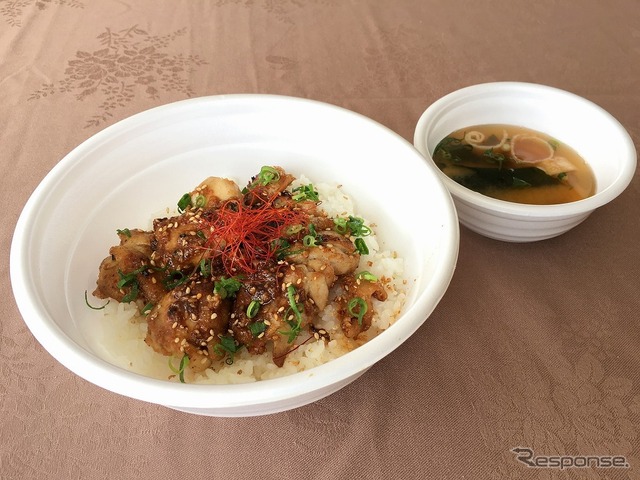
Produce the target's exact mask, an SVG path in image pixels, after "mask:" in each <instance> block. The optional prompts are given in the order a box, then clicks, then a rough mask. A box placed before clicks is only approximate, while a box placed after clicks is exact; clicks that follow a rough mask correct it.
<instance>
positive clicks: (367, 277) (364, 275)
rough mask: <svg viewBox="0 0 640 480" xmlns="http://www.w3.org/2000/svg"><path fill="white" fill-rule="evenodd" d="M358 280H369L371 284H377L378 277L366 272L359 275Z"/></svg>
mask: <svg viewBox="0 0 640 480" xmlns="http://www.w3.org/2000/svg"><path fill="white" fill-rule="evenodd" d="M356 278H361V279H363V280H368V281H369V282H377V281H378V277H376V276H375V275H374V274H373V273H369V272H367V271H366V270H365V271H362V272H360V273H358V274H357V275H356Z"/></svg>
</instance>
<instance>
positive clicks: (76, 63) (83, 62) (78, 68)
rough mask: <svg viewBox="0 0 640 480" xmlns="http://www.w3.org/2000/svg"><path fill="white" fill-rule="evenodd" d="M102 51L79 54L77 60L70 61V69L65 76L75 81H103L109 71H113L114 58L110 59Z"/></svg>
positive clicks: (68, 68)
mask: <svg viewBox="0 0 640 480" xmlns="http://www.w3.org/2000/svg"><path fill="white" fill-rule="evenodd" d="M101 52H104V50H102V51H98V52H94V53H93V54H91V53H88V52H77V53H76V57H77V60H70V61H69V62H68V65H69V66H68V67H67V69H66V70H65V71H64V73H65V75H67V76H68V77H69V78H72V79H73V80H87V79H89V80H102V79H103V78H105V77H106V76H107V75H108V74H109V71H110V70H112V69H113V66H114V61H113V58H109V57H107V56H106V55H104V54H101ZM105 53H106V52H105Z"/></svg>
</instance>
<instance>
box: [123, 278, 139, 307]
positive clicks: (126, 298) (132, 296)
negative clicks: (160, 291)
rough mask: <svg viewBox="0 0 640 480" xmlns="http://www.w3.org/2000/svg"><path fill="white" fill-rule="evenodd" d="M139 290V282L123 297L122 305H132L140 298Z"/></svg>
mask: <svg viewBox="0 0 640 480" xmlns="http://www.w3.org/2000/svg"><path fill="white" fill-rule="evenodd" d="M139 289H140V287H139V286H138V282H136V283H134V284H133V285H131V290H129V293H127V294H126V295H125V296H124V297H122V300H121V301H122V303H130V302H133V301H134V300H135V299H136V298H138V293H139Z"/></svg>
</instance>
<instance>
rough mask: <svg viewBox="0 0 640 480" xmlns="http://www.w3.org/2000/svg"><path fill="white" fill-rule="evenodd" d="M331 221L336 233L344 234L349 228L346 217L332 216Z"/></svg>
mask: <svg viewBox="0 0 640 480" xmlns="http://www.w3.org/2000/svg"><path fill="white" fill-rule="evenodd" d="M333 223H334V224H335V230H336V232H338V233H341V234H343V235H344V234H345V233H347V231H348V230H349V229H348V228H347V219H346V218H334V219H333Z"/></svg>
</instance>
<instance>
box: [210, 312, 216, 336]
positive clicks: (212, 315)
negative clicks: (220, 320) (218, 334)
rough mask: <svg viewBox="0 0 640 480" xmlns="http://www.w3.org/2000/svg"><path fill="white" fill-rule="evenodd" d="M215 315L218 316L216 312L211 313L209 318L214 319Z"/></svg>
mask: <svg viewBox="0 0 640 480" xmlns="http://www.w3.org/2000/svg"><path fill="white" fill-rule="evenodd" d="M217 317H218V314H217V313H212V314H211V320H215V319H216V318H217ZM212 332H213V330H212Z"/></svg>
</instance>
